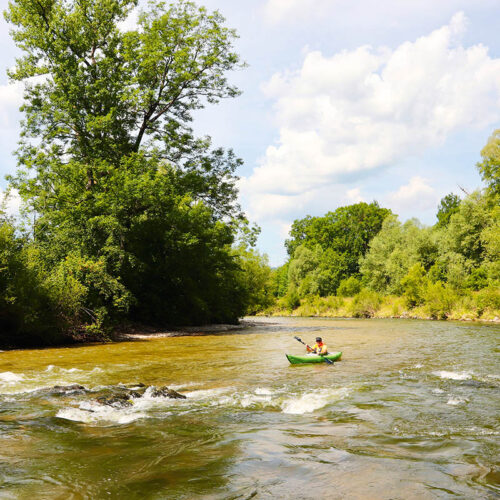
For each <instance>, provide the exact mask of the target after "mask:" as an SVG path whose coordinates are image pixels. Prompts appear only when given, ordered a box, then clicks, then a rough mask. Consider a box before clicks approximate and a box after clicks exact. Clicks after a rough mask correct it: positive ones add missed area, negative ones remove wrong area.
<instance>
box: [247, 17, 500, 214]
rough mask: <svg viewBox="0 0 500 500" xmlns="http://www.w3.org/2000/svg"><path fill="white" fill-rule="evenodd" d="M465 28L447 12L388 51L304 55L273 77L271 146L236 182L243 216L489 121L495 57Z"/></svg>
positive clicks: (499, 68)
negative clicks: (435, 25) (444, 19)
mask: <svg viewBox="0 0 500 500" xmlns="http://www.w3.org/2000/svg"><path fill="white" fill-rule="evenodd" d="M465 26H466V18H465V16H464V15H463V13H457V14H455V15H454V16H453V18H452V19H451V21H450V23H449V24H447V25H445V26H443V27H441V28H440V29H437V30H435V31H433V32H432V33H430V34H428V35H426V36H422V37H420V38H418V39H417V40H416V41H414V42H405V43H403V44H401V45H400V46H398V47H397V48H395V49H393V50H391V49H389V48H378V49H373V48H372V47H370V46H363V47H359V48H357V49H355V50H351V51H342V52H339V53H336V54H334V55H333V56H331V57H328V56H325V55H324V54H322V53H321V52H319V51H309V52H307V53H306V55H305V57H304V61H303V64H302V67H301V68H300V69H299V70H297V71H295V72H283V73H278V74H275V75H273V77H272V78H271V79H270V81H269V82H267V84H266V85H264V87H263V91H264V93H265V94H266V95H267V96H268V97H269V98H271V99H274V100H275V106H274V110H275V117H276V122H277V125H278V126H279V131H280V132H279V140H278V141H277V143H275V144H273V145H270V146H269V147H268V148H267V150H266V153H265V156H264V158H263V159H262V161H261V163H260V164H259V166H257V167H256V168H255V169H254V171H253V173H252V174H251V175H250V176H249V177H247V178H243V179H242V180H241V183H240V187H241V190H242V194H243V196H244V197H245V198H246V199H247V200H248V202H249V212H250V214H251V216H253V217H256V218H257V220H262V218H269V217H273V216H278V215H279V216H283V215H285V213H286V212H287V211H291V210H292V208H296V207H298V206H301V205H302V206H305V207H306V208H307V205H308V203H309V202H310V201H311V200H315V197H316V195H315V192H316V191H318V190H323V189H324V188H325V187H328V186H333V185H335V184H337V186H338V184H339V183H340V184H342V183H346V182H348V181H352V180H353V179H356V178H357V177H360V176H366V175H371V174H373V172H374V171H375V170H376V169H378V168H381V167H384V166H389V165H394V164H396V163H397V162H398V161H401V160H403V159H405V158H407V157H411V156H416V155H418V154H420V153H421V152H423V151H425V150H426V149H428V148H430V147H433V146H437V145H440V144H442V143H443V142H444V141H445V140H446V139H447V138H448V137H449V136H450V135H452V134H453V133H455V132H458V131H460V130H467V129H470V128H477V129H484V128H486V127H489V126H490V125H491V124H494V123H495V122H496V121H498V120H499V119H500V59H494V58H491V57H490V56H489V55H488V50H487V48H486V47H484V46H482V45H474V46H471V47H468V48H465V47H463V46H462V44H461V43H460V38H461V36H462V35H463V33H464V30H465ZM415 182H416V181H415ZM415 185H416V184H415ZM420 187H422V186H420ZM356 194H357V195H359V193H356V192H354V193H353V192H352V190H351V198H352V196H354V199H356ZM347 197H348V198H349V194H348V196H347Z"/></svg>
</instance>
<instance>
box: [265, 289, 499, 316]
mask: <svg viewBox="0 0 500 500" xmlns="http://www.w3.org/2000/svg"><path fill="white" fill-rule="evenodd" d="M259 315H264V316H299V317H300V316H302V317H305V316H319V317H327V318H415V319H450V320H462V321H477V320H482V321H499V320H500V290H499V289H498V288H496V287H488V288H484V289H482V290H480V291H478V292H471V291H467V292H461V293H458V292H457V291H455V290H453V289H451V288H449V287H446V286H443V285H441V284H437V285H436V286H432V287H429V289H428V290H427V291H426V294H425V296H424V297H422V298H421V300H420V301H419V302H418V303H417V304H415V303H414V302H412V301H411V300H410V298H409V297H407V296H401V297H398V296H394V295H381V294H379V293H377V292H374V291H372V290H367V289H362V290H361V291H360V292H359V293H357V294H356V295H354V296H353V297H336V296H329V297H319V296H308V297H305V298H302V299H300V298H298V297H296V296H295V297H290V296H287V297H283V298H281V299H278V300H277V301H276V303H275V304H274V305H273V306H271V307H269V308H267V309H265V310H263V311H261V312H260V313H259Z"/></svg>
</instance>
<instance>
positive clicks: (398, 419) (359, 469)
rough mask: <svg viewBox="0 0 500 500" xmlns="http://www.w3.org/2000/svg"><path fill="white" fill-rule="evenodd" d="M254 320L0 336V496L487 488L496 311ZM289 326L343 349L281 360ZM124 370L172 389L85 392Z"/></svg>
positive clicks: (407, 493)
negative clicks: (91, 338)
mask: <svg viewBox="0 0 500 500" xmlns="http://www.w3.org/2000/svg"><path fill="white" fill-rule="evenodd" d="M255 321H256V322H257V324H256V325H255V326H251V327H249V328H246V329H244V330H242V331H237V332H232V333H231V332H229V333H228V332H225V333H221V334H207V335H199V336H185V337H180V336H179V337H168V338H155V339H151V340H149V339H148V340H142V341H135V342H123V343H117V344H108V345H90V346H83V347H72V348H58V349H43V350H22V351H9V352H7V351H4V352H0V498H1V499H10V498H16V499H17V498H20V499H24V498H26V499H28V498H29V499H35V498H36V499H44V498H47V499H48V498H50V499H52V498H55V499H57V498H60V499H83V498H92V499H100V498H120V499H146V498H147V499H160V498H167V499H183V498H185V499H197V498H208V499H212V498H213V499H219V498H220V499H230V498H231V499H245V498H257V499H260V498H269V499H280V498H283V499H285V498H286V499H289V498H299V499H308V498H311V499H312V498H314V499H318V498H328V499H335V498H346V499H357V498H359V499H412V498H415V499H417V498H418V499H427V498H429V499H433V498H467V499H471V498H498V496H499V495H500V469H499V455H500V453H499V451H500V443H499V439H500V438H499V435H500V428H499V427H500V426H499V415H500V373H499V372H500V370H499V364H498V360H499V351H500V349H499V343H498V340H499V334H500V327H498V326H495V325H480V324H464V323H452V322H428V321H427V322H426V321H405V320H326V319H309V318H306V319H299V318H297V319H291V318H286V319H285V318H273V319H258V320H255ZM294 335H298V336H300V337H302V338H303V339H304V340H305V341H308V342H313V341H314V338H315V337H316V336H317V335H320V336H322V337H323V338H324V339H325V340H326V343H327V345H328V346H329V349H330V350H331V351H332V350H341V351H343V353H344V354H343V358H342V361H340V362H337V363H335V364H334V365H333V366H331V365H328V364H317V365H296V366H292V365H290V364H289V363H288V361H287V359H286V358H285V352H287V353H292V354H293V353H295V354H301V353H303V352H304V348H303V346H302V345H300V344H299V343H298V342H297V341H295V340H294V338H293V337H294ZM139 382H142V383H144V384H145V385H146V386H156V387H159V386H164V385H168V386H169V387H171V388H174V389H176V390H177V391H179V392H181V393H183V394H185V395H186V396H187V399H185V400H180V399H179V400H178V399H168V398H165V397H156V398H155V397H152V388H148V389H147V390H146V392H145V393H144V395H143V396H142V397H137V398H136V399H134V404H133V405H132V406H130V407H125V408H114V407H111V406H107V405H104V404H100V403H98V402H97V401H96V395H97V394H100V393H102V391H103V390H107V389H109V388H116V387H118V386H120V384H137V383H139ZM75 383H77V384H81V385H83V386H84V387H85V388H86V389H87V390H86V391H78V390H75V391H66V392H65V391H63V392H62V393H61V394H56V393H54V392H51V391H47V390H45V389H46V388H48V387H52V386H54V385H68V384H75Z"/></svg>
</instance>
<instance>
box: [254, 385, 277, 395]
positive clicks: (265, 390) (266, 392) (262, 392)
mask: <svg viewBox="0 0 500 500" xmlns="http://www.w3.org/2000/svg"><path fill="white" fill-rule="evenodd" d="M272 393H273V391H271V389H268V388H267V387H257V389H255V394H258V395H260V396H270V395H271V394H272Z"/></svg>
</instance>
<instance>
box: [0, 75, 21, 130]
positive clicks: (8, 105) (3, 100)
mask: <svg viewBox="0 0 500 500" xmlns="http://www.w3.org/2000/svg"><path fill="white" fill-rule="evenodd" d="M23 88H24V86H23V84H22V83H21V82H16V83H7V84H4V85H0V129H1V130H9V129H11V128H14V127H15V128H16V129H17V127H18V124H19V117H20V113H19V107H20V106H21V104H22V102H23Z"/></svg>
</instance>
